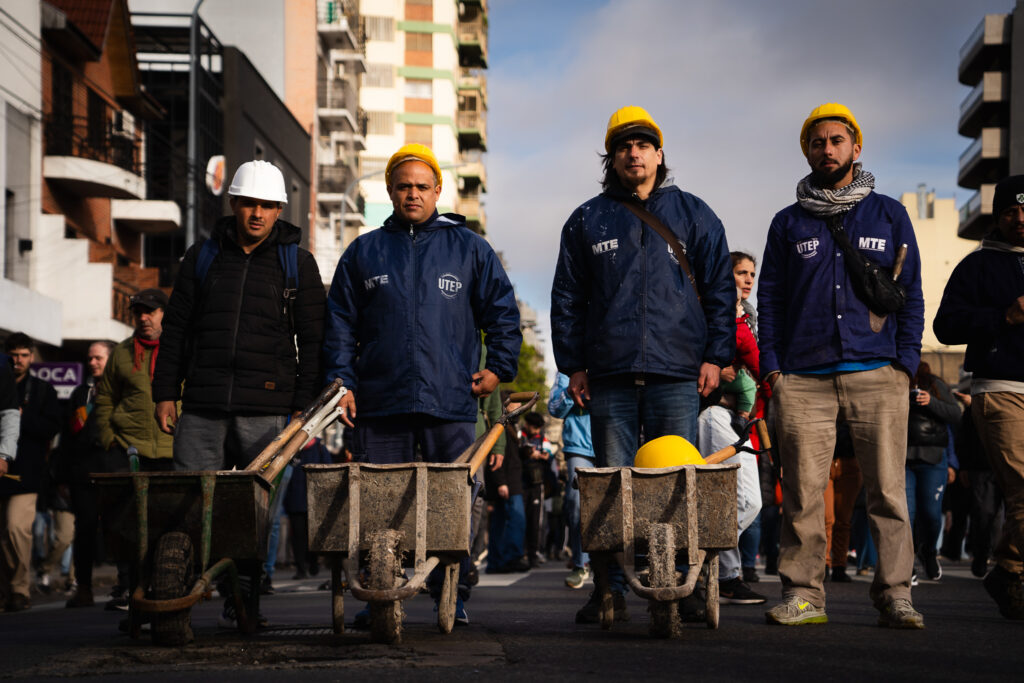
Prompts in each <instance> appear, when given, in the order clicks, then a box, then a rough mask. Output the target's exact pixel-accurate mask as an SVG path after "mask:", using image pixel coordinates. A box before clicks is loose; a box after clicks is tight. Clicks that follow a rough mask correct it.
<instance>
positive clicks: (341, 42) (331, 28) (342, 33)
mask: <svg viewBox="0 0 1024 683" xmlns="http://www.w3.org/2000/svg"><path fill="white" fill-rule="evenodd" d="M316 30H317V33H318V34H320V36H321V38H323V40H324V42H325V43H326V44H327V47H328V48H332V49H333V48H337V49H342V50H360V51H361V50H364V49H365V48H364V47H363V39H362V31H361V30H360V24H359V8H358V2H357V1H356V0H318V2H317V3H316Z"/></svg>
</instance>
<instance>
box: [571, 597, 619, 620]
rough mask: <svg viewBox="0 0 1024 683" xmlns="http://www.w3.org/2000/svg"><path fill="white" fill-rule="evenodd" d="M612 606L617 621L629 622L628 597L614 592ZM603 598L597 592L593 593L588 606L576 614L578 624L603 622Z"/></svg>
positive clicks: (584, 606)
mask: <svg viewBox="0 0 1024 683" xmlns="http://www.w3.org/2000/svg"><path fill="white" fill-rule="evenodd" d="M612 606H613V607H614V608H615V621H623V622H625V621H629V612H627V611H626V596H624V595H623V594H622V593H617V592H615V591H612ZM600 610H601V598H600V596H598V594H597V591H596V590H594V591H591V593H590V598H589V599H588V600H587V604H585V605H583V607H581V608H580V610H579V611H578V612H576V623H577V624H596V623H599V622H600V621H601V611H600Z"/></svg>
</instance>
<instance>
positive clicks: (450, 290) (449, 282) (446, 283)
mask: <svg viewBox="0 0 1024 683" xmlns="http://www.w3.org/2000/svg"><path fill="white" fill-rule="evenodd" d="M437 288H438V289H440V290H441V294H443V295H444V296H445V297H446V298H448V299H454V298H455V297H456V296H458V294H459V290H460V289H462V281H461V280H459V278H458V276H456V275H452V274H451V273H445V274H444V275H442V276H441V277H439V278H437Z"/></svg>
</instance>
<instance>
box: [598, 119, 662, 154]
mask: <svg viewBox="0 0 1024 683" xmlns="http://www.w3.org/2000/svg"><path fill="white" fill-rule="evenodd" d="M634 127H642V128H650V129H651V130H652V131H654V133H656V134H657V136H658V149H661V148H662V147H664V146H665V140H664V138H663V137H662V136H661V128H658V124H656V123H655V122H654V119H652V118H651V115H650V114H648V113H647V111H646V110H645V109H644V108H643V107H623V108H622V109H620V110H618V111H617V112H615V113H614V114H612V117H611V118H610V119H608V132H607V133H605V135H604V151H605V152H607V153H608V154H611V153H612V138H613V137H615V136H616V135H618V134H619V133H621V132H622V131H624V130H625V129H627V128H634Z"/></svg>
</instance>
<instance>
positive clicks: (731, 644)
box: [0, 562, 1024, 682]
mask: <svg viewBox="0 0 1024 683" xmlns="http://www.w3.org/2000/svg"><path fill="white" fill-rule="evenodd" d="M285 573H287V570H284V569H282V570H279V573H278V580H277V581H275V586H276V588H277V592H276V593H275V594H274V595H271V596H265V597H264V598H263V602H262V611H263V613H264V615H266V616H267V617H268V619H269V620H270V622H271V624H270V627H269V628H268V629H266V630H264V631H261V632H260V633H259V634H257V635H255V636H253V637H249V638H245V637H242V636H240V635H239V634H238V633H237V632H236V631H228V630H224V629H219V628H218V627H217V623H216V622H217V615H218V613H219V610H220V606H221V602H220V600H219V599H218V598H214V599H213V600H212V601H210V602H205V603H203V604H201V605H199V606H197V607H196V608H195V609H194V610H193V615H192V621H193V629H194V631H195V635H196V640H195V642H194V643H192V644H190V645H187V646H185V647H181V648H160V647H155V646H153V645H152V643H151V642H150V641H149V640H148V639H147V638H143V639H142V640H138V641H133V640H131V639H130V638H128V636H127V635H124V634H122V633H120V632H119V631H118V629H117V623H118V621H119V619H120V618H121V617H123V616H124V614H125V613H124V612H113V611H104V609H103V606H102V601H101V602H100V603H99V604H97V606H96V607H94V608H87V609H76V610H69V609H65V608H64V606H63V600H62V599H61V598H58V597H56V596H54V597H51V598H48V599H47V598H43V599H41V600H37V602H36V604H35V605H34V606H33V608H32V609H31V610H29V611H27V612H20V613H15V614H0V676H2V677H4V678H14V679H19V680H25V679H28V680H46V679H58V678H66V677H75V676H88V677H102V678H104V679H119V680H133V681H134V680H139V679H140V677H142V676H145V679H146V680H147V682H149V681H153V682H156V681H185V680H188V681H195V680H197V676H198V677H199V680H210V679H212V678H214V677H216V678H217V679H222V680H267V681H270V680H274V681H279V680H281V678H282V675H288V673H289V672H291V671H295V672H296V673H298V674H300V675H301V676H302V678H303V680H304V681H305V680H317V681H319V680H342V679H345V680H352V677H353V676H354V677H356V679H357V680H375V679H385V678H386V679H388V680H451V679H471V678H472V679H476V678H486V679H518V680H575V679H580V678H585V677H586V678H595V679H602V680H606V679H618V680H635V679H641V678H643V679H657V680H662V679H664V680H681V679H684V678H685V679H687V680H693V679H695V680H732V681H735V680H743V681H746V680H751V681H802V680H816V681H820V680H822V679H825V680H836V681H846V680H849V681H854V680H856V681H870V680H873V679H877V680H902V681H907V680H929V681H943V680H951V681H952V680H955V681H965V680H986V681H989V680H1005V681H1012V680H1018V681H1019V680H1024V668H1022V665H1024V648H1022V647H1021V636H1022V635H1024V630H1022V629H1024V623H1021V622H1011V621H1007V620H1005V619H1003V618H1002V617H1000V616H999V614H998V612H997V611H996V609H995V606H994V604H993V603H992V602H991V601H990V600H989V598H988V596H987V595H986V594H985V592H984V589H983V588H982V585H981V581H980V580H979V579H976V578H974V577H973V576H971V575H970V572H969V569H968V563H967V562H964V563H961V564H949V563H947V564H946V566H945V574H944V576H943V577H942V579H941V580H940V581H937V582H929V581H922V582H921V584H920V585H919V586H918V587H917V588H915V589H914V603H915V606H916V607H917V608H918V609H919V610H920V611H921V612H922V613H923V614H924V617H925V624H926V628H925V630H923V631H892V630H888V629H884V628H879V627H878V626H877V625H876V613H875V611H874V609H873V608H872V607H871V605H870V602H869V600H868V595H867V593H868V585H869V584H868V582H869V580H870V577H856V578H855V581H854V582H853V583H849V584H827V590H828V605H827V611H828V616H829V623H828V624H826V625H820V626H801V627H781V626H768V625H766V624H765V621H764V609H765V607H766V606H765V605H723V606H722V610H721V625H720V627H719V628H718V629H717V630H711V629H708V628H707V627H706V626H704V625H688V626H687V627H686V628H685V630H684V632H683V634H682V637H681V638H678V639H672V640H656V639H653V638H651V637H650V636H649V635H648V633H647V626H648V615H647V613H646V603H645V602H644V601H642V600H640V599H639V598H637V597H636V596H634V595H631V596H629V598H628V607H629V612H630V615H631V620H630V621H629V623H624V624H620V623H616V624H615V626H614V628H613V629H612V630H610V631H602V630H601V629H600V628H599V627H598V626H589V625H576V624H575V623H574V619H573V617H574V614H575V611H576V609H578V608H579V607H580V606H581V605H582V604H583V603H584V602H585V601H586V598H587V595H588V592H589V589H590V585H589V584H588V585H587V586H586V587H585V588H584V589H582V590H572V589H569V588H567V587H566V586H565V585H564V583H563V579H564V577H565V575H566V573H567V572H566V570H565V569H564V568H563V566H562V565H561V563H555V562H549V563H548V564H546V565H544V567H542V568H540V569H538V570H534V571H531V572H529V573H528V574H516V575H496V576H488V575H486V574H484V575H481V581H480V584H479V585H478V586H477V587H476V588H475V589H474V592H473V596H472V599H471V600H470V602H469V603H468V604H467V609H468V612H469V616H470V625H469V626H465V627H457V628H456V630H455V632H453V633H452V634H450V635H447V636H445V635H442V634H440V633H439V632H438V630H437V627H436V626H435V614H434V613H433V604H432V602H431V601H430V599H429V597H428V596H425V595H420V596H417V597H415V598H413V599H412V600H410V601H407V602H406V603H405V609H406V621H405V632H404V638H403V641H402V643H401V644H400V645H397V646H386V645H379V644H372V643H370V642H369V637H368V634H367V633H366V632H363V631H351V630H349V631H348V632H346V633H345V634H343V635H340V636H335V635H333V634H331V633H330V597H329V593H327V592H326V591H319V590H317V584H318V583H319V582H320V580H322V578H323V576H322V575H321V577H320V580H316V579H308V580H304V581H289V580H286V579H285V577H282V576H281V575H282V574H285ZM754 588H756V589H757V590H759V591H761V592H763V593H765V594H766V595H767V596H768V597H769V602H768V603H767V606H770V605H771V604H772V603H773V601H774V600H776V599H777V598H778V597H779V583H778V580H777V579H776V578H775V577H762V582H761V583H758V584H755V585H754ZM360 607H361V605H359V604H357V603H356V602H355V601H354V600H352V599H351V597H350V596H348V595H346V605H345V609H346V621H349V622H350V621H351V619H352V616H354V614H355V612H356V611H357V610H358V609H359V608H360Z"/></svg>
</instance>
